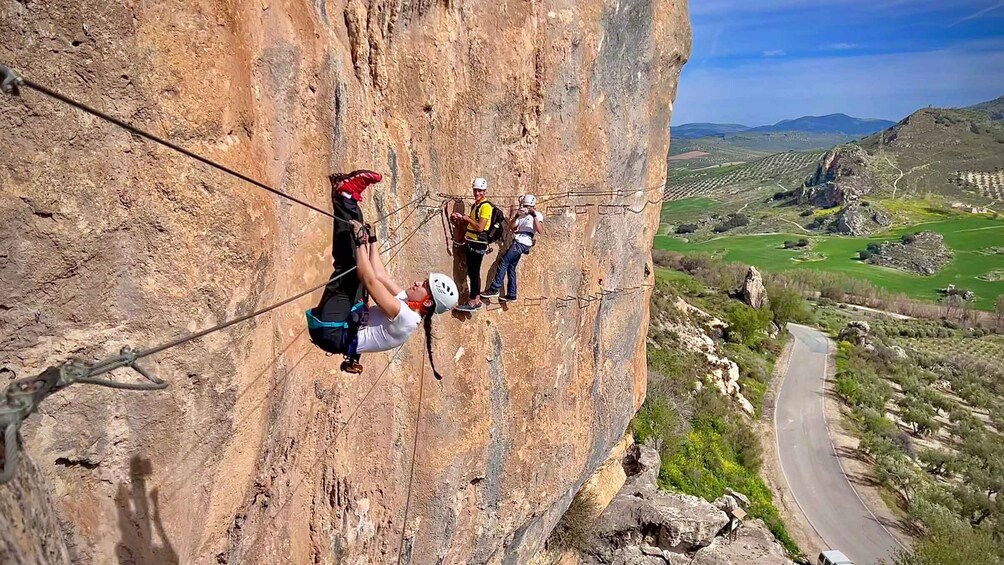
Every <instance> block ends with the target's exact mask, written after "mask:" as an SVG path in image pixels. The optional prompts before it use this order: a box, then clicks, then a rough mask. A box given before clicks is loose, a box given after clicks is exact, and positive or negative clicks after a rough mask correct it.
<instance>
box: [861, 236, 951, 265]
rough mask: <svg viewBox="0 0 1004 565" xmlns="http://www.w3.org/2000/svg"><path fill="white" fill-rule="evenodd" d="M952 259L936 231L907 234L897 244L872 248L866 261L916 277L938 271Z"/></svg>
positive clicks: (893, 242) (894, 242) (879, 245)
mask: <svg viewBox="0 0 1004 565" xmlns="http://www.w3.org/2000/svg"><path fill="white" fill-rule="evenodd" d="M951 260H952V252H951V250H950V249H949V248H948V246H947V245H945V238H944V237H943V236H942V235H941V234H940V233H937V232H930V231H925V232H920V233H918V234H916V235H906V236H903V238H902V239H901V240H900V241H890V242H885V243H880V244H878V245H877V246H876V247H875V248H873V250H872V252H871V255H870V257H869V258H868V262H869V263H871V264H873V265H881V266H883V267H893V268H895V269H900V270H903V271H909V272H911V273H917V274H919V275H925V276H930V275H933V274H935V273H937V272H938V271H940V270H941V269H942V268H943V267H944V266H945V265H947V264H948V263H949V262H951Z"/></svg>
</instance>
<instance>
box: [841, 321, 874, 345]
mask: <svg viewBox="0 0 1004 565" xmlns="http://www.w3.org/2000/svg"><path fill="white" fill-rule="evenodd" d="M871 332H872V328H871V325H870V324H869V323H868V322H866V321H864V320H851V321H850V322H847V325H846V326H844V327H843V328H842V329H841V330H840V334H839V335H838V337H837V339H839V340H840V341H849V342H851V343H853V344H855V345H861V346H863V345H865V344H867V343H868V338H869V337H870V336H871Z"/></svg>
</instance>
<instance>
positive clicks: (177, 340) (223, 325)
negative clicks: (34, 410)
mask: <svg viewBox="0 0 1004 565" xmlns="http://www.w3.org/2000/svg"><path fill="white" fill-rule="evenodd" d="M431 218H432V215H431V214H430V215H429V217H427V218H426V219H425V220H423V221H422V223H420V224H419V225H418V227H416V228H415V229H414V230H412V231H411V232H410V233H409V234H408V236H406V237H405V238H404V239H402V240H401V241H399V242H397V243H395V244H393V245H390V246H388V247H387V248H385V249H382V250H381V253H386V252H388V251H390V250H392V249H394V248H395V247H401V249H399V250H398V253H396V254H394V255H392V256H391V257H390V258H389V259H388V260H387V262H388V263H390V262H391V261H393V260H394V258H395V257H397V255H398V254H399V253H400V251H401V250H402V249H403V246H404V245H405V244H407V242H408V241H410V240H411V238H413V237H415V235H416V234H417V233H418V231H419V230H421V229H422V227H424V226H425V224H427V223H428V222H429V220H430V219H431ZM355 270H356V267H352V268H350V269H347V270H346V271H345V272H343V273H339V274H338V275H336V276H334V277H331V278H330V279H328V280H327V281H325V282H323V283H321V284H319V285H317V286H314V287H311V288H309V289H307V290H304V291H303V292H300V293H298V294H296V295H294V296H291V297H289V298H286V299H284V300H281V301H279V302H276V303H275V304H272V305H270V306H266V307H265V308H262V309H261V310H256V311H254V312H251V313H249V314H245V315H243V316H239V317H237V318H234V319H232V320H227V321H225V322H223V323H220V324H217V325H215V326H213V327H210V328H206V329H204V330H201V331H198V332H195V333H192V334H185V335H182V336H179V337H177V338H175V339H172V340H170V341H167V342H165V343H162V344H160V345H157V346H154V347H151V348H149V349H143V350H140V351H138V352H137V353H136V358H137V359H142V358H144V357H149V356H150V355H153V354H155V353H160V352H161V351H164V350H166V349H171V348H174V347H177V346H179V345H182V344H184V343H187V342H190V341H193V340H196V339H199V338H201V337H204V336H207V335H209V334H211V333H215V332H218V331H221V330H224V329H226V328H229V327H230V326H233V325H235V324H239V323H241V322H244V321H247V320H250V319H252V318H256V317H258V316H261V315H262V314H266V313H268V312H271V311H272V310H275V309H276V308H280V307H282V306H285V305H286V304H289V303H290V302H294V301H296V300H298V299H300V298H303V297H304V296H307V295H308V294H310V293H312V292H315V291H317V290H320V289H322V288H324V287H325V286H327V285H329V284H331V283H333V282H335V281H336V280H338V279H340V278H342V277H344V276H346V275H348V274H349V273H351V272H353V271H355ZM92 376H94V375H92Z"/></svg>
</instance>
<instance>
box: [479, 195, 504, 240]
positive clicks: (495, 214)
mask: <svg viewBox="0 0 1004 565" xmlns="http://www.w3.org/2000/svg"><path fill="white" fill-rule="evenodd" d="M485 204H487V205H489V206H491V207H492V217H491V219H490V220H488V227H487V228H485V231H484V232H483V233H484V240H485V242H486V243H495V242H497V241H499V240H501V239H502V238H503V237H504V236H505V225H506V222H505V214H504V213H502V210H501V209H500V208H499V207H498V206H496V205H494V204H492V203H491V202H489V201H487V200H485V201H484V202H482V203H481V205H480V206H484V205H485ZM480 206H479V207H478V211H480V210H481V208H480Z"/></svg>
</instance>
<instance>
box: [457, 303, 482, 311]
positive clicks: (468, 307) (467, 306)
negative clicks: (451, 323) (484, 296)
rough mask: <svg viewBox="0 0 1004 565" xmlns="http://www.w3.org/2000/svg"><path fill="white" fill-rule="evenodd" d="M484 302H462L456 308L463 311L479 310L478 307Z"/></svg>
mask: <svg viewBox="0 0 1004 565" xmlns="http://www.w3.org/2000/svg"><path fill="white" fill-rule="evenodd" d="M481 306H482V304H476V305H474V304H461V305H460V306H457V307H456V308H455V310H460V311H461V312H477V311H478V308H481Z"/></svg>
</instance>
